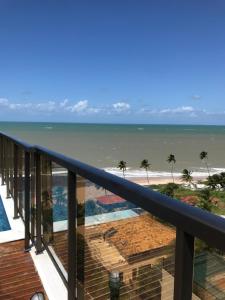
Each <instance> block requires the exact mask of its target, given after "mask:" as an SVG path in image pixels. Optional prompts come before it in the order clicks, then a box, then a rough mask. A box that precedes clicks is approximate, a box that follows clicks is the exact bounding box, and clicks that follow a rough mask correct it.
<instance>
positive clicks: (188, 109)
mask: <svg viewBox="0 0 225 300" xmlns="http://www.w3.org/2000/svg"><path fill="white" fill-rule="evenodd" d="M194 111H195V109H194V108H193V107H192V106H181V107H176V108H165V109H162V110H160V111H159V113H160V114H171V113H172V114H176V113H191V112H194Z"/></svg>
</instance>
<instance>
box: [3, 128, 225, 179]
mask: <svg viewBox="0 0 225 300" xmlns="http://www.w3.org/2000/svg"><path fill="white" fill-rule="evenodd" d="M0 131H2V132H5V133H8V134H10V135H13V136H15V137H18V138H20V139H23V140H25V141H27V142H29V143H31V144H36V145H37V144H38V145H42V146H45V147H47V148H49V149H52V150H55V151H58V152H61V153H63V154H66V155H68V156H70V157H73V158H76V159H78V160H81V161H83V162H85V163H88V164H91V165H93V166H96V167H99V168H103V169H105V170H107V171H109V172H112V173H114V174H116V175H120V176H121V172H120V171H119V170H118V169H117V164H118V162H119V161H120V160H125V161H126V162H127V167H128V170H127V176H128V177H141V176H144V175H145V172H144V170H140V168H139V167H140V162H141V161H142V160H143V159H148V160H149V162H150V163H151V172H150V176H156V177H157V176H160V177H161V176H169V175H170V166H169V164H168V163H167V161H166V160H167V157H168V155H169V154H170V153H172V154H174V155H175V157H176V164H175V173H177V176H178V175H179V173H180V172H181V171H182V170H183V169H184V168H187V169H190V170H192V171H194V172H195V175H200V176H201V175H206V168H205V165H204V163H203V162H201V160H200V158H199V154H200V152H201V151H203V150H204V151H207V152H208V164H209V166H210V169H211V172H212V173H214V172H220V171H224V170H225V126H199V125H121V124H71V123H70V124H69V123H48V122H46V123H22V122H21V123H17V122H0ZM175 175H176V174H175Z"/></svg>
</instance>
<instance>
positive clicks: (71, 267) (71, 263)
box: [68, 171, 77, 300]
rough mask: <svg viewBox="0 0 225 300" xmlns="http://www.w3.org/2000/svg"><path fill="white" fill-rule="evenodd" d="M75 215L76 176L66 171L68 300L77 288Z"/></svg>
mask: <svg viewBox="0 0 225 300" xmlns="http://www.w3.org/2000/svg"><path fill="white" fill-rule="evenodd" d="M76 215H77V204H76V174H74V173H73V172H71V171H68V300H74V299H75V297H76V288H77V282H76V280H77V271H76V268H77V251H76Z"/></svg>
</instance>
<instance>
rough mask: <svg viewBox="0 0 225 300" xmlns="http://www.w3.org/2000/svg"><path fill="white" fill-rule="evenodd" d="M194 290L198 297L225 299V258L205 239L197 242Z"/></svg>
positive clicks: (205, 299) (204, 299) (203, 298)
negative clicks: (206, 242)
mask: <svg viewBox="0 0 225 300" xmlns="http://www.w3.org/2000/svg"><path fill="white" fill-rule="evenodd" d="M193 292H194V294H195V295H196V296H197V297H198V298H197V299H202V300H208V299H209V300H211V299H213V300H214V299H225V258H224V255H223V253H221V252H219V251H218V250H217V249H213V248H210V247H209V246H208V245H207V244H205V243H204V242H203V241H201V240H199V239H197V240H196V242H195V259H194V284H193Z"/></svg>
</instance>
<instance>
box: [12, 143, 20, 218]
mask: <svg viewBox="0 0 225 300" xmlns="http://www.w3.org/2000/svg"><path fill="white" fill-rule="evenodd" d="M13 184H14V188H13V190H14V219H17V218H19V214H18V207H19V205H18V146H17V145H16V144H14V172H13Z"/></svg>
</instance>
